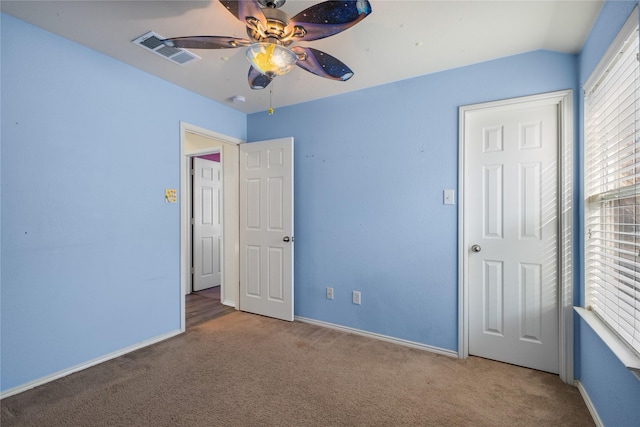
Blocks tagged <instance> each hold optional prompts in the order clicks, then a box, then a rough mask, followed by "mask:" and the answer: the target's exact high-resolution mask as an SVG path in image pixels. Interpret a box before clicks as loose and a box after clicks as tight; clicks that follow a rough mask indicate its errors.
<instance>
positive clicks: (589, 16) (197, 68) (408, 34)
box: [0, 0, 603, 113]
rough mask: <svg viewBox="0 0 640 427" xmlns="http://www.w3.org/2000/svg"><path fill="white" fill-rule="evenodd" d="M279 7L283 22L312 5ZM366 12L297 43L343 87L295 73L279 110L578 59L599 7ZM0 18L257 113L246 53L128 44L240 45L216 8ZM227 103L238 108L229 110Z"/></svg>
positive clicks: (144, 1) (113, 8) (72, 6)
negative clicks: (551, 58) (472, 67)
mask: <svg viewBox="0 0 640 427" xmlns="http://www.w3.org/2000/svg"><path fill="white" fill-rule="evenodd" d="M318 2H319V1H309V0H287V2H286V4H285V5H284V6H283V7H282V8H281V9H282V10H284V11H285V12H287V13H288V14H289V15H290V16H294V15H296V14H297V13H298V12H300V11H302V10H303V9H305V8H307V7H309V6H311V5H312V4H315V3H318ZM370 2H371V6H372V10H373V11H372V13H371V15H370V16H368V17H367V18H366V19H364V20H363V21H362V22H360V23H358V24H357V25H355V26H354V27H352V28H350V29H348V30H346V31H344V32H342V33H340V34H336V35H334V36H331V37H328V38H326V39H322V40H316V41H311V42H306V43H303V42H300V43H298V44H299V45H301V46H310V47H314V48H316V49H319V50H322V51H325V52H327V53H329V54H331V55H333V56H335V57H336V58H338V59H340V60H341V61H343V62H344V63H345V64H347V65H348V66H349V67H350V68H351V69H352V70H353V71H354V72H355V75H354V77H352V78H351V79H350V80H348V81H346V82H336V81H332V80H328V79H323V78H321V77H318V76H315V75H313V74H311V73H309V72H307V71H305V70H303V69H300V68H298V67H295V68H294V69H293V70H292V71H291V72H289V73H288V74H286V75H284V76H281V77H277V78H276V79H275V80H274V82H273V83H272V84H271V85H270V86H269V87H272V88H273V105H274V107H276V108H277V107H281V106H285V105H292V104H297V103H300V102H305V101H310V100H314V99H319V98H323V97H327V96H332V95H337V94H341V93H345V92H351V91H355V90H359V89H363V88H367V87H372V86H377V85H381V84H385V83H390V82H394V81H398V80H403V79H408V78H412V77H416V76H421V75H424V74H429V73H433V72H437V71H442V70H446V69H451V68H455V67H460V66H464V65H469V64H474V63H478V62H483V61H487V60H491V59H495V58H500V57H505V56H509V55H514V54H518V53H522V52H527V51H533V50H537V49H549V50H554V51H559V52H566V53H578V52H579V51H580V49H581V47H582V45H583V43H584V41H585V39H586V37H587V35H588V33H589V30H590V29H591V26H592V25H593V22H594V21H595V18H596V17H597V15H598V13H599V11H600V8H601V7H602V4H603V0H562V1H556V0H554V1H520V0H503V1H486V0H472V1H458V0H445V1H432V0H370ZM0 10H1V11H2V12H4V13H7V14H9V15H12V16H15V17H16V18H19V19H21V20H23V21H26V22H29V23H31V24H33V25H36V26H38V27H41V28H44V29H45V30H48V31H50V32H52V33H55V34H58V35H60V36H62V37H65V38H67V39H70V40H73V41H75V42H77V43H80V44H82V45H84V46H87V47H89V48H91V49H95V50H97V51H99V52H102V53H104V54H106V55H109V56H111V57H113V58H116V59H118V60H120V61H122V62H125V63H127V64H130V65H132V66H134V67H137V68H139V69H141V70H144V71H146V72H148V73H151V74H154V75H156V76H158V77H161V78H163V79H165V80H168V81H170V82H173V83H175V84H177V85H179V86H182V87H184V88H186V89H189V90H191V91H193V92H196V93H199V94H201V95H203V96H205V97H207V98H210V99H212V100H214V101H217V102H220V103H222V104H225V105H227V106H229V107H231V108H234V109H236V110H239V111H241V112H243V113H253V112H257V111H264V110H266V109H267V108H268V106H269V89H265V90H261V91H258V90H251V89H250V88H249V86H248V84H247V71H248V68H249V63H248V62H247V60H246V58H245V56H244V49H243V48H239V49H225V50H195V49H194V50H191V52H193V53H195V54H196V55H198V56H200V57H201V58H202V59H201V60H199V61H193V62H191V63H189V64H187V65H184V66H179V65H176V64H174V63H172V62H170V61H168V60H166V59H164V58H162V57H160V56H158V55H156V54H154V53H152V52H149V51H147V50H145V49H143V48H141V47H139V46H136V45H134V44H133V43H131V41H132V40H133V39H135V38H137V37H138V36H140V35H142V34H144V33H146V32H148V31H154V32H156V33H158V34H159V35H161V36H164V37H179V36H191V35H223V36H233V37H240V38H247V36H246V31H245V26H244V24H242V23H241V22H239V21H238V20H237V19H236V18H235V17H234V16H233V15H231V14H230V13H229V12H228V11H227V10H226V9H225V8H224V7H223V6H222V5H221V4H220V3H219V1H218V0H207V1H186V0H184V1H156V0H141V1H131V0H116V1H113V0H112V1H99V0H85V1H78V0H75V1H57V0H54V1H52V0H49V1H33V0H14V1H12V0H2V1H1V2H0ZM235 95H241V96H244V97H245V98H246V102H245V103H243V104H236V103H233V102H232V101H231V98H232V97H233V96H235Z"/></svg>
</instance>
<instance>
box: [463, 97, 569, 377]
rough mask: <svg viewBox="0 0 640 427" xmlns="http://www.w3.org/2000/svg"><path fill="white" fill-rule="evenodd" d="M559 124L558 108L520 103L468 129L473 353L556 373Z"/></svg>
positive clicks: (479, 116) (483, 114) (471, 121)
mask: <svg viewBox="0 0 640 427" xmlns="http://www.w3.org/2000/svg"><path fill="white" fill-rule="evenodd" d="M557 122H558V111H557V105H544V106H531V105H526V104H523V105H520V106H512V107H511V108H510V109H505V108H498V109H491V108H487V109H482V110H477V111H473V112H472V113H470V114H469V116H468V117H467V119H466V123H465V130H464V131H465V154H464V155H465V161H466V164H465V184H464V186H465V202H464V203H465V229H466V232H465V236H466V244H467V246H468V249H469V252H468V263H467V265H468V272H467V277H468V287H469V353H470V354H473V355H477V356H482V357H487V358H490V359H495V360H501V361H504V362H508V363H513V364H516V365H521V366H527V367H531V368H534V369H539V370H544V371H548V372H554V373H557V372H558V369H559V367H558V366H559V365H558V363H559V361H558V271H557V264H558V240H557V239H558V236H557V234H558V218H557V214H558V205H557V203H558V197H557V196H558V195H557V176H558V165H557V158H558V155H557V151H558V123H557ZM473 245H478V247H479V252H475V251H473V250H472V246H473Z"/></svg>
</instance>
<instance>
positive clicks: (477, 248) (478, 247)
mask: <svg viewBox="0 0 640 427" xmlns="http://www.w3.org/2000/svg"><path fill="white" fill-rule="evenodd" d="M471 250H472V251H473V252H476V253H478V252H480V251H481V250H482V248H481V247H480V245H473V246H471Z"/></svg>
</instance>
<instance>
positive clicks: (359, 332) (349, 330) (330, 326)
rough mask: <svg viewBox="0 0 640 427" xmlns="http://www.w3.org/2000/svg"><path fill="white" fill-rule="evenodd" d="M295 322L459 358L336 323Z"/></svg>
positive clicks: (432, 348)
mask: <svg viewBox="0 0 640 427" xmlns="http://www.w3.org/2000/svg"><path fill="white" fill-rule="evenodd" d="M294 319H295V320H298V321H300V322H304V323H309V324H312V325H316V326H320V327H323V328H328V329H335V330H338V331H342V332H347V333H350V334H355V335H361V336H364V337H368V338H373V339H376V340H379V341H386V342H389V343H392V344H398V345H402V346H404V347H411V348H415V349H418V350H425V351H429V352H431V353H436V354H441V355H443V356H449V357H454V358H456V359H457V358H458V352H457V351H453V350H447V349H444V348H440V347H434V346H430V345H427V344H422V343H419V342H415V341H409V340H403V339H401V338H394V337H391V336H388V335H382V334H377V333H375V332H369V331H363V330H362V329H356V328H350V327H348V326H342V325H337V324H335V323H329V322H323V321H322V320H316V319H310V318H308V317H302V316H294Z"/></svg>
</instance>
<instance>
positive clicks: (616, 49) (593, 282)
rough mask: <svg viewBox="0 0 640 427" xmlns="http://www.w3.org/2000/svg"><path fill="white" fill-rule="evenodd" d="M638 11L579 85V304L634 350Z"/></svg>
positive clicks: (638, 348)
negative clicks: (582, 161)
mask: <svg viewBox="0 0 640 427" xmlns="http://www.w3.org/2000/svg"><path fill="white" fill-rule="evenodd" d="M638 64H639V63H638V15H637V10H634V12H633V13H632V15H631V17H630V19H629V20H628V21H627V24H625V26H624V27H623V29H622V30H621V31H620V34H619V35H618V37H617V38H616V40H615V41H614V43H613V44H612V45H611V47H610V49H609V51H607V54H605V56H604V58H603V60H602V61H601V63H600V64H599V65H598V67H597V68H596V71H594V74H593V75H592V76H591V78H590V79H589V81H588V82H587V84H586V85H585V100H584V101H585V102H584V105H585V120H584V126H585V170H584V187H585V195H586V197H587V200H586V202H587V203H586V206H585V225H586V236H585V242H586V248H585V268H586V272H585V274H586V277H585V283H586V293H585V297H586V305H587V308H589V309H591V310H592V311H593V312H594V313H595V314H596V315H597V316H599V317H600V318H601V320H603V321H604V323H605V324H606V325H607V326H609V327H610V328H611V329H612V330H613V331H614V332H615V333H616V334H617V335H618V336H619V337H620V338H621V339H622V340H623V341H624V342H626V343H627V344H628V345H629V347H631V348H632V349H633V350H634V351H635V352H637V353H638V354H640V191H639V189H640V142H639V138H640V129H639V127H640V101H639V98H640V96H639V95H640V84H639V77H640V71H639V66H638Z"/></svg>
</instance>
